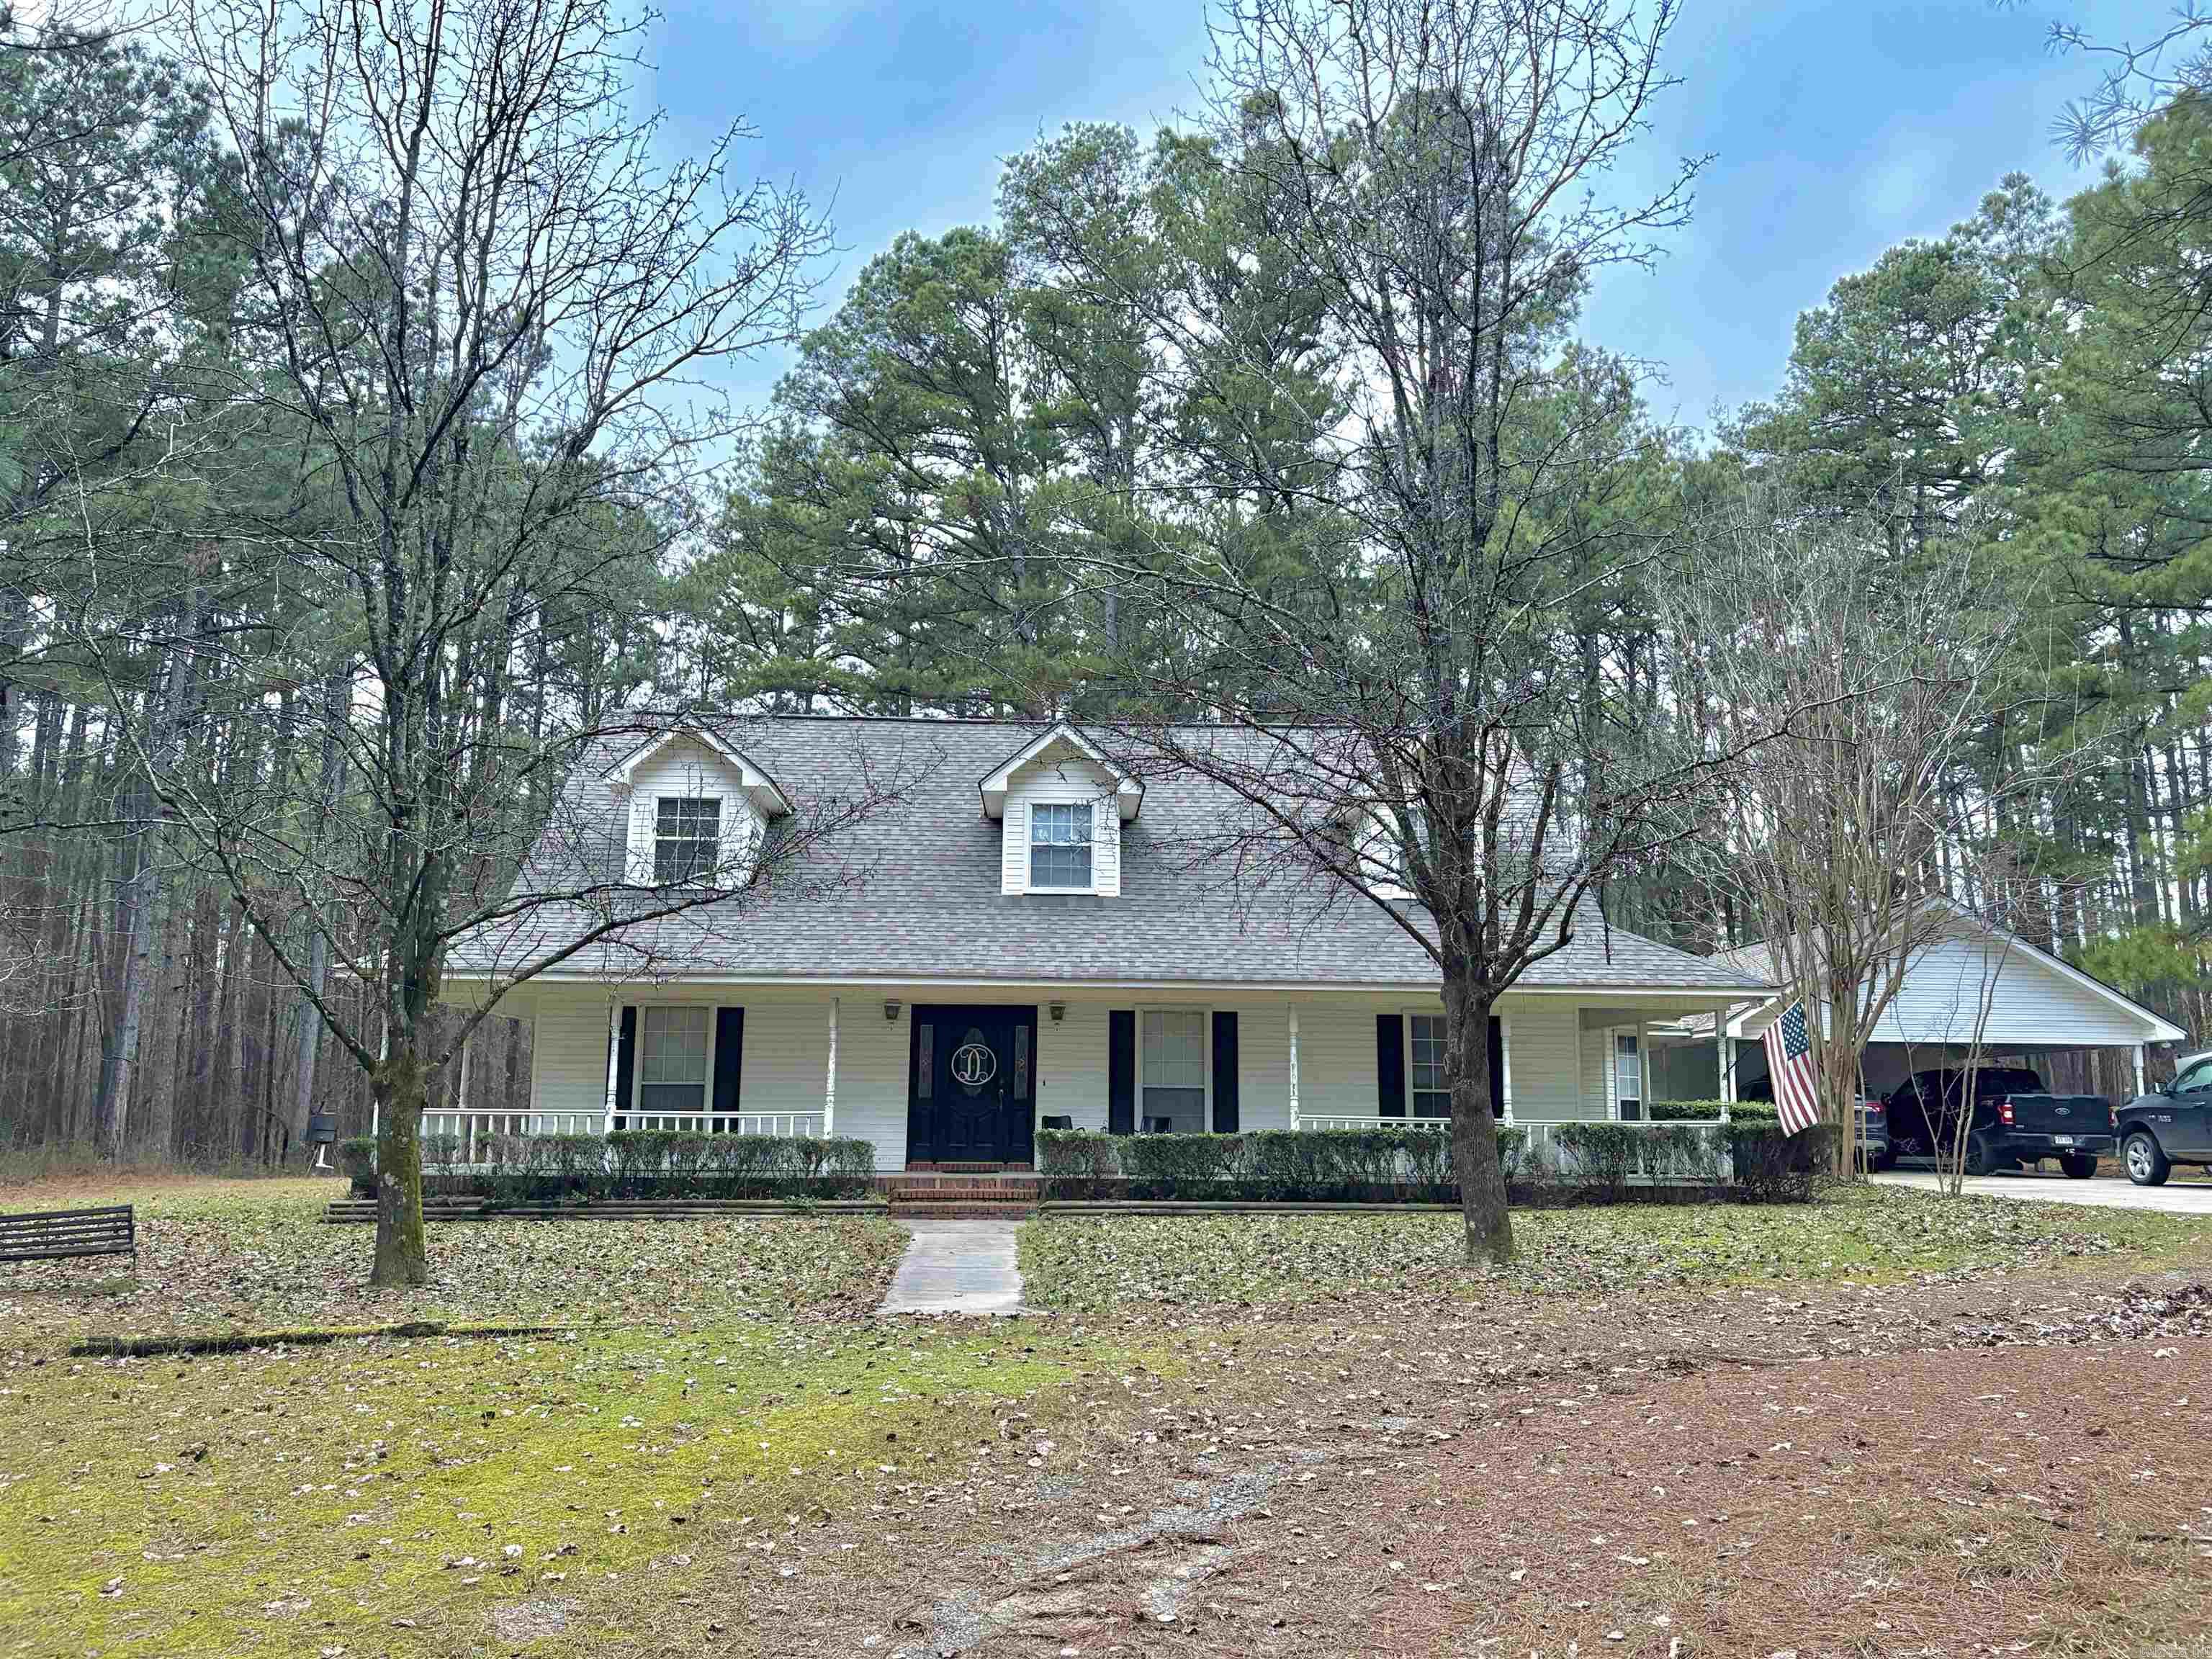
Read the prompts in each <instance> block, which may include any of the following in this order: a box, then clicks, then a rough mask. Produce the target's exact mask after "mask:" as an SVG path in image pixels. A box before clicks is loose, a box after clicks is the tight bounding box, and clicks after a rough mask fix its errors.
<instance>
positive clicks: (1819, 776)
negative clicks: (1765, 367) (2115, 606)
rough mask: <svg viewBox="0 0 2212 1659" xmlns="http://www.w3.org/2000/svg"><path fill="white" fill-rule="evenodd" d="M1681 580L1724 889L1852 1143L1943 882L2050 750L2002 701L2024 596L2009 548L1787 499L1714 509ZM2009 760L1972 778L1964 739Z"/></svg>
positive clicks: (2000, 819) (1678, 602) (2037, 779)
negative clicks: (1751, 922)
mask: <svg viewBox="0 0 2212 1659" xmlns="http://www.w3.org/2000/svg"><path fill="white" fill-rule="evenodd" d="M1697 560H1698V568H1697V571H1696V574H1695V578H1694V580H1691V581H1688V582H1686V583H1682V584H1680V585H1677V586H1674V587H1673V588H1671V589H1670V590H1669V592H1668V599H1667V605H1666V609H1667V612H1668V627H1669V629H1670V631H1671V632H1672V633H1673V635H1674V637H1675V638H1676V640H1677V641H1678V642H1679V646H1680V665H1679V671H1678V680H1679V683H1680V684H1681V685H1682V686H1683V687H1684V696H1685V698H1686V700H1688V701H1692V702H1694V704H1695V707H1696V709H1697V712H1698V718H1699V720H1700V721H1701V722H1702V723H1703V725H1704V726H1705V729H1706V730H1707V731H1708V732H1710V734H1711V736H1710V738H1709V743H1710V745H1711V748H1712V749H1713V750H1714V751H1715V752H1717V753H1725V754H1726V755H1728V756H1729V757H1730V759H1729V763H1728V764H1727V765H1725V766H1723V768H1721V769H1720V770H1719V772H1718V773H1717V789H1716V793H1715V797H1714V800H1715V805H1716V806H1717V810H1718V815H1719V816H1718V822H1717V825H1716V826H1715V830H1716V832H1715V833H1712V834H1711V835H1709V836H1706V837H1705V839H1704V841H1703V842H1702V843H1701V853H1702V856H1703V857H1704V859H1705V861H1706V863H1707V865H1708V869H1707V872H1706V874H1707V878H1708V879H1709V880H1710V881H1711V884H1712V886H1713V889H1714V890H1715V891H1717V892H1719V893H1722V894H1724V895H1727V896H1729V897H1731V898H1732V899H1733V900H1734V901H1735V904H1736V905H1737V907H1738V908H1739V909H1740V911H1741V914H1742V915H1746V916H1747V917H1755V918H1756V919H1757V920H1758V922H1759V926H1760V927H1762V928H1763V930H1764V934H1765V943H1766V946H1767V949H1768V951H1769V952H1770V954H1771V960H1772V971H1773V973H1774V975H1775V976H1776V978H1777V979H1778V980H1779V981H1780V982H1781V983H1782V984H1783V986H1784V995H1785V997H1787V996H1798V997H1802V1000H1804V1003H1805V1008H1806V1013H1807V1025H1808V1031H1809V1032H1810V1034H1811V1036H1812V1039H1813V1050H1814V1064H1815V1072H1816V1075H1817V1078H1818V1083H1819V1089H1820V1099H1821V1103H1822V1115H1823V1116H1824V1117H1825V1118H1826V1119H1827V1120H1828V1121H1831V1122H1833V1123H1836V1124H1838V1125H1839V1126H1841V1127H1842V1133H1840V1134H1839V1136H1838V1139H1837V1152H1836V1156H1837V1161H1838V1169H1839V1170H1848V1169H1849V1167H1850V1161H1851V1158H1852V1156H1853V1147H1854V1146H1855V1144H1856V1141H1857V1133H1856V1113H1857V1102H1858V1098H1859V1091H1860V1074H1859V1065H1860V1057H1861V1055H1862V1054H1863V1052H1864V1050H1865V1048H1866V1044H1867V1042H1868V1041H1869V1038H1870V1036H1871V1034H1872V1032H1873V1030H1874V1028H1875V1024H1876V1023H1877V1022H1878V1021H1879V1020H1880V1019H1881V1017H1882V1014H1883V1012H1884V1011H1885V1010H1887V1008H1889V1006H1891V1004H1892V1003H1893V1001H1894V1000H1895V998H1896V996H1897V993H1898V989H1899V986H1900V985H1901V984H1902V983H1903V981H1904V977H1905V972H1906V970H1907V969H1908V968H1909V966H1910V965H1911V963H1912V962H1913V960H1914V959H1915V958H1916V957H1917V956H1918V955H1919V954H1920V953H1921V952H1922V951H1924V950H1925V949H1926V948H1927V947H1928V945H1929V944H1930V942H1931V941H1932V940H1933V939H1936V937H1938V936H1939V935H1940V933H1942V929H1943V928H1944V927H1946V926H1947V925H1948V923H1949V921H1950V920H1951V912H1950V910H1949V909H1948V907H1946V906H1944V905H1942V904H1941V903H1931V902H1930V901H1931V899H1935V898H1940V897H1941V896H1942V891H1943V890H1942V878H1941V871H1942V868H1943V867H1944V864H1945V860H1946V858H1947V856H1948V857H1949V858H1950V859H1951V860H1952V861H1953V862H1954V863H1955V862H1956V860H1957V858H1958V857H1959V856H1960V855H1961V854H1964V855H1966V856H1967V857H1969V858H1972V857H1973V856H1974V855H1975V853H1976V849H1978V848H1984V847H1985V846H1986V845H1987V844H1988V843H1990V842H1992V841H1994V840H1996V839H1997V838H1998V837H2000V836H2001V835H2002V833H2003V829H2004V825H2005V823H2006V820H2007V817H2008V814H2009V812H2010V811H2012V810H2013V809H2014V808H2015V806H2016V805H2017V804H2018V802H2020V801H2021V800H2022V799H2036V798H2039V792H2040V791H2042V790H2044V789H2046V788H2047V787H2049V785H2050V784H2051V781H2052V777H2053V775H2054V771H2053V769H2054V768H2055V767H2056V766H2057V765H2058V764H2059V763H2060V761H2059V759H2058V757H2054V756H2053V755H2052V754H2051V753H2049V752H2047V751H2046V750H2045V748H2044V747H2043V745H2042V742H2041V739H2042V735H2043V732H2044V729H2045V728H2044V721H2043V716H2042V713H2041V711H2040V709H2039V708H2038V707H2037V706H2035V705H2033V704H2032V703H2031V704H2030V705H2028V706H2027V707H2024V708H2013V707H2008V702H2007V698H2008V690H2009V687H2010V685H2011V684H2012V682H2011V681H2010V680H2009V679H2008V676H2009V675H2010V674H2011V673H2012V672H2013V671H2014V670H2015V669H2016V668H2017V667H2018V666H2019V663H2018V659H2017V656H2016V654H2015V653H2016V652H2017V651H2018V650H2019V649H2020V648H2021V646H2022V641H2023V638H2024V635H2025V632H2026V628H2025V624H2026V620H2027V617H2028V616H2029V615H2030V613H2031V611H2032V607H2033V594H2031V593H2029V592H2026V591H2025V590H2024V589H2023V587H2022V586H2021V582H2020V578H2019V574H2018V572H2017V571H2016V570H2015V569H2009V568H2004V567H2003V565H2002V562H2001V560H2000V559H1999V557H1998V556H1997V550H1996V549H1995V548H1994V547H1992V546H1991V545H1990V544H1985V543H1980V542H1978V541H1977V540H1976V539H1975V538H1973V537H1972V535H1970V534H1967V533H1965V532H1959V531H1946V532H1943V533H1941V534H1939V535H1936V536H1935V537H1932V538H1929V539H1928V540H1927V542H1926V543H1925V544H1923V546H1922V547H1921V548H1920V549H1919V550H1917V552H1911V551H1909V552H1905V553H1900V552H1899V551H1898V550H1895V549H1894V548H1893V546H1892V544H1891V543H1890V541H1889V538H1887V537H1886V536H1885V535H1884V534H1883V533H1882V531H1881V526H1879V525H1878V524H1875V523H1873V522H1870V521H1865V520H1857V519H1851V518H1843V519H1838V518H1834V517H1815V516H1813V515H1811V514H1809V513H1805V512H1802V511H1800V510H1798V508H1797V507H1796V504H1795V503H1794V502H1793V501H1790V499H1789V497H1788V496H1787V495H1786V493H1782V494H1773V493H1769V492H1766V491H1764V490H1751V491H1747V492H1746V493H1744V494H1742V495H1737V496H1735V497H1734V498H1732V499H1730V500H1728V501H1724V502H1723V504H1722V505H1721V506H1720V507H1718V508H1717V509H1716V510H1715V512H1714V513H1712V514H1711V515H1710V517H1709V518H1708V519H1707V520H1706V521H1705V524H1704V526H1702V530H1701V533H1700V535H1699V538H1698V539H1697ZM1990 744H1996V745H1997V746H1998V747H1999V748H2000V750H2002V752H2003V753H2004V754H2005V755H2007V756H2008V766H2007V767H2005V768H2003V769H1990V768H1984V769H1983V770H1982V772H1981V773H1980V775H1978V777H1977V778H1976V780H1975V781H1974V783H1973V784H1972V787H1966V785H1964V784H1963V783H1962V780H1963V779H1965V778H1966V777H1967V776H1968V775H1970V769H1969V766H1968V762H1969V759H1970V758H1971V757H1972V753H1973V750H1974V746H1975V745H1982V746H1984V748H1986V747H1987V746H1988V745H1990Z"/></svg>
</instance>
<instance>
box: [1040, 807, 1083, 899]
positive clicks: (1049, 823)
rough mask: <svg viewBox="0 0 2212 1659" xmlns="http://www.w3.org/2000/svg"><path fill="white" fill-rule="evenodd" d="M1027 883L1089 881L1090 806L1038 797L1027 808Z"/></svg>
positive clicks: (1065, 884) (1061, 884) (1080, 884)
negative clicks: (1028, 869) (1028, 832)
mask: <svg viewBox="0 0 2212 1659" xmlns="http://www.w3.org/2000/svg"><path fill="white" fill-rule="evenodd" d="M1090 885H1091V806H1090V803H1088V802H1087V801H1038V802H1036V804H1034V805H1031V806H1030V886H1032V887H1088V886H1090Z"/></svg>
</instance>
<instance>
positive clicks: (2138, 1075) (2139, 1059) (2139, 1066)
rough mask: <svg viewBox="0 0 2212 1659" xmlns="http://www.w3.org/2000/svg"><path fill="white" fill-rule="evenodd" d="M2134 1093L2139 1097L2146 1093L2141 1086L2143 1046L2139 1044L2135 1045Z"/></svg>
mask: <svg viewBox="0 0 2212 1659" xmlns="http://www.w3.org/2000/svg"><path fill="white" fill-rule="evenodd" d="M2147 1092H2148V1091H2147V1090H2146V1089H2145V1088H2144V1086H2143V1045H2142V1043H2140V1042H2138V1043H2137V1044H2136V1093H2137V1094H2139V1095H2140V1094H2144V1093H2147Z"/></svg>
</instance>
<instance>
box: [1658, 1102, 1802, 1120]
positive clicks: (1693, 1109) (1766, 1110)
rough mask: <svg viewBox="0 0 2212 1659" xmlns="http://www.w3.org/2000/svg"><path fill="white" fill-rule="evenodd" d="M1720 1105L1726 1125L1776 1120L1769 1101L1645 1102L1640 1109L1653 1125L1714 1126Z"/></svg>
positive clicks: (1718, 1117)
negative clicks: (1729, 1123)
mask: <svg viewBox="0 0 2212 1659" xmlns="http://www.w3.org/2000/svg"><path fill="white" fill-rule="evenodd" d="M1723 1106H1725V1107H1726V1108H1728V1115H1729V1121H1730V1122H1734V1123H1773V1122H1777V1121H1779V1120H1778V1118H1777V1117H1776V1115H1775V1111H1774V1103H1773V1102H1772V1101H1771V1100H1649V1101H1646V1102H1644V1110H1645V1111H1646V1112H1648V1113H1650V1115H1651V1121H1653V1122H1654V1123H1717V1122H1719V1121H1720V1120H1721V1109H1722V1108H1723Z"/></svg>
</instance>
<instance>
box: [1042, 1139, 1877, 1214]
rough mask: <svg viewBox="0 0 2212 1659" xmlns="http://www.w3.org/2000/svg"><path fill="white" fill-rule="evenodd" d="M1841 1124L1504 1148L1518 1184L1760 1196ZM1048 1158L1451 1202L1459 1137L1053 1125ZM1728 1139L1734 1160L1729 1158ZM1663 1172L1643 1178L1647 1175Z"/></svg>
mask: <svg viewBox="0 0 2212 1659" xmlns="http://www.w3.org/2000/svg"><path fill="white" fill-rule="evenodd" d="M1832 1133H1833V1129H1832V1126H1831V1125H1827V1124H1821V1125H1819V1126H1816V1127H1814V1129H1812V1130H1809V1131H1808V1132H1807V1133H1804V1134H1801V1135H1790V1136H1785V1135H1784V1133H1782V1130H1781V1127H1780V1125H1778V1124H1776V1123H1730V1124H1729V1126H1728V1127H1727V1128H1726V1129H1725V1130H1723V1129H1722V1128H1721V1127H1719V1126H1718V1125H1713V1126H1710V1127H1708V1126H1705V1125H1701V1124H1697V1123H1676V1124H1668V1125H1664V1126H1662V1127H1657V1128H1638V1127H1633V1126H1631V1125H1627V1124H1620V1123H1563V1124H1560V1125H1559V1126H1558V1127H1555V1128H1554V1129H1553V1132H1552V1140H1553V1148H1554V1149H1555V1150H1554V1151H1553V1152H1552V1153H1551V1154H1549V1155H1547V1156H1541V1157H1540V1156H1534V1155H1532V1154H1531V1153H1530V1152H1529V1150H1528V1131H1527V1130H1526V1129H1524V1128H1522V1127H1518V1126H1509V1125H1501V1126H1500V1127H1499V1128H1498V1164H1499V1165H1500V1167H1501V1168H1502V1169H1503V1170H1504V1175H1505V1180H1506V1183H1507V1184H1508V1185H1509V1186H1521V1187H1524V1188H1525V1187H1551V1188H1564V1189H1570V1190H1572V1191H1574V1192H1575V1193H1576V1194H1577V1195H1579V1196H1582V1197H1585V1198H1590V1199H1595V1200H1600V1201H1602V1202H1611V1203H1618V1202H1621V1201H1624V1200H1629V1199H1631V1198H1642V1197H1646V1196H1652V1195H1664V1194H1666V1193H1668V1192H1669V1191H1674V1192H1680V1191H1681V1190H1682V1189H1685V1188H1691V1189H1696V1188H1714V1187H1717V1186H1719V1185H1721V1184H1723V1171H1724V1170H1727V1169H1729V1167H1730V1165H1731V1164H1732V1165H1733V1169H1734V1175H1733V1177H1732V1178H1731V1179H1729V1180H1728V1181H1727V1182H1726V1184H1727V1185H1728V1187H1729V1190H1730V1192H1731V1193H1732V1194H1735V1196H1737V1197H1740V1198H1742V1199H1745V1200H1749V1201H1752V1202H1757V1203H1765V1202H1775V1201H1782V1200H1799V1199H1804V1198H1808V1197H1810V1196H1811V1194H1812V1190H1813V1183H1814V1179H1815V1176H1816V1174H1817V1172H1818V1171H1819V1170H1820V1169H1821V1168H1822V1167H1824V1163H1823V1158H1822V1153H1823V1151H1824V1149H1825V1148H1826V1144H1827V1138H1828V1136H1829V1135H1830V1134H1832ZM1036 1147H1037V1172H1038V1174H1039V1175H1041V1176H1042V1177H1043V1182H1042V1185H1043V1188H1044V1194H1045V1196H1046V1197H1048V1198H1068V1199H1084V1198H1102V1197H1109V1196H1111V1197H1127V1198H1139V1199H1247V1200H1273V1201H1299V1200H1304V1201H1308V1202H1343V1201H1357V1200H1376V1199H1382V1200H1400V1201H1405V1202H1416V1203H1451V1202H1454V1201H1455V1200H1457V1199H1458V1197H1459V1186H1458V1183H1457V1182H1456V1181H1455V1180H1454V1179H1453V1176H1452V1167H1451V1137H1450V1135H1449V1134H1448V1133H1439V1132H1437V1131H1436V1130H1432V1129H1395V1128H1391V1129H1328V1130H1288V1129H1259V1130H1254V1131H1253V1132H1251V1133H1248V1134H1238V1135H1207V1134H1139V1135H1116V1134H1107V1133H1101V1132H1100V1131H1097V1130H1095V1129H1043V1130H1040V1131H1039V1132H1038V1133H1037V1138H1036ZM1723 1153H1725V1154H1726V1155H1727V1159H1728V1162H1724V1161H1723ZM1638 1176H1650V1177H1651V1182H1652V1184H1650V1185H1638V1184H1634V1183H1635V1182H1636V1178H1637V1177H1638Z"/></svg>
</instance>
